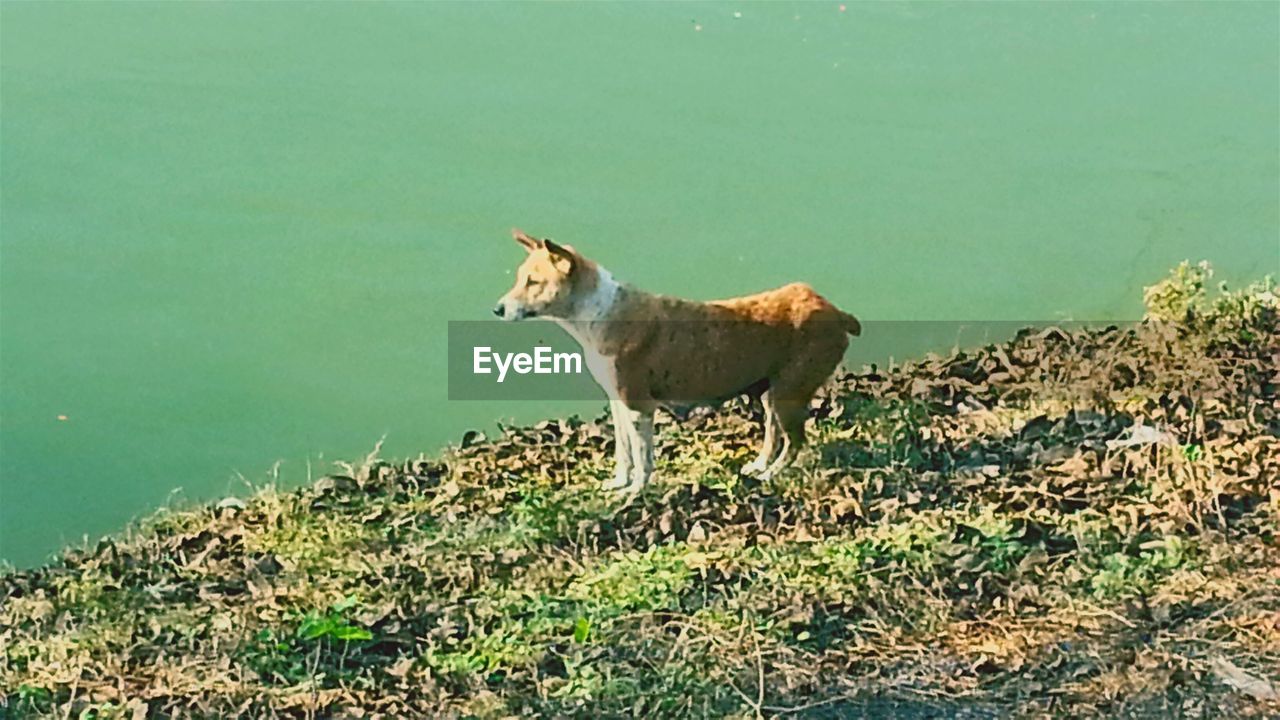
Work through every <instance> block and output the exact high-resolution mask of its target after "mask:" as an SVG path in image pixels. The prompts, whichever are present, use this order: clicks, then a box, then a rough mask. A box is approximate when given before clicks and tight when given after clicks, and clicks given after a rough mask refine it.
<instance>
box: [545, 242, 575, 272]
mask: <svg viewBox="0 0 1280 720" xmlns="http://www.w3.org/2000/svg"><path fill="white" fill-rule="evenodd" d="M542 244H543V247H545V248H546V249H547V252H549V253H551V262H552V263H553V264H554V265H555V266H556V269H557V270H559V271H560V272H562V273H564V274H565V275H568V274H569V273H571V272H573V268H574V265H576V263H577V261H576V259H575V258H574V256H573V248H570V247H564V246H561V245H557V244H555V243H554V242H552V241H550V240H543V241H542Z"/></svg>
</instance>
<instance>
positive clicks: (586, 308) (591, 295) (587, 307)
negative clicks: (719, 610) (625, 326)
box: [555, 263, 622, 347]
mask: <svg viewBox="0 0 1280 720" xmlns="http://www.w3.org/2000/svg"><path fill="white" fill-rule="evenodd" d="M583 269H584V270H586V271H587V272H585V273H583V276H582V278H581V280H580V282H582V283H583V285H582V290H581V292H582V294H581V296H580V297H579V298H578V300H577V301H576V302H575V303H574V304H573V309H572V310H571V311H570V312H569V314H568V315H566V316H565V317H560V318H556V319H555V320H556V322H557V323H559V324H560V326H561V327H563V328H564V329H565V330H567V331H568V332H569V334H570V335H572V336H573V337H574V338H575V339H576V340H577V341H578V342H579V343H581V344H582V345H583V346H584V347H585V346H588V345H595V343H596V340H597V337H598V335H599V333H600V332H601V331H602V326H601V325H599V323H602V322H604V321H607V320H608V319H609V317H610V316H611V315H612V314H613V312H614V309H615V308H616V307H617V305H618V300H619V296H620V295H621V294H622V285H621V284H619V283H618V281H617V280H614V279H613V274H612V273H610V272H609V271H608V270H606V269H604V268H603V267H600V266H599V265H596V264H594V263H592V264H590V265H589V266H588V267H586V268H583Z"/></svg>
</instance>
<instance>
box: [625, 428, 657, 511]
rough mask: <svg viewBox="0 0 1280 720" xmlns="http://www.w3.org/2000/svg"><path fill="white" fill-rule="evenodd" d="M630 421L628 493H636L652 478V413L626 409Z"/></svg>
mask: <svg viewBox="0 0 1280 720" xmlns="http://www.w3.org/2000/svg"><path fill="white" fill-rule="evenodd" d="M626 412H627V413H628V414H630V416H631V417H630V420H631V428H632V435H631V484H630V485H629V486H627V489H626V491H627V492H628V493H633V494H634V493H638V492H640V490H642V489H643V488H644V486H645V485H646V484H648V482H649V478H651V477H653V412H652V411H649V412H643V411H641V410H632V409H630V408H627V410H626Z"/></svg>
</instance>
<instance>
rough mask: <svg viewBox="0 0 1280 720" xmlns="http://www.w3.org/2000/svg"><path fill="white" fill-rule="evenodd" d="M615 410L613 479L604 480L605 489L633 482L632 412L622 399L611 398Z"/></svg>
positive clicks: (610, 404)
mask: <svg viewBox="0 0 1280 720" xmlns="http://www.w3.org/2000/svg"><path fill="white" fill-rule="evenodd" d="M609 409H610V410H611V411H612V412H613V479H612V480H605V481H604V489H605V490H618V489H620V488H624V487H627V486H628V485H630V484H631V445H632V442H631V438H632V436H633V435H635V428H633V427H632V424H631V414H630V411H629V410H627V406H626V405H624V404H623V403H622V401H621V400H610V401H609Z"/></svg>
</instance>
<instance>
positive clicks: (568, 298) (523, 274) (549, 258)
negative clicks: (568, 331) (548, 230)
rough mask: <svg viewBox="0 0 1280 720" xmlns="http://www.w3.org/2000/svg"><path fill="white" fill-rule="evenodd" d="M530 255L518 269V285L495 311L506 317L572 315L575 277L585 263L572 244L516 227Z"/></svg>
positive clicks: (494, 312) (501, 316)
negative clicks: (534, 234) (556, 242)
mask: <svg viewBox="0 0 1280 720" xmlns="http://www.w3.org/2000/svg"><path fill="white" fill-rule="evenodd" d="M511 236H512V237H514V238H515V240H516V242H517V243H519V244H520V245H521V247H523V248H524V249H525V251H527V252H528V253H529V254H528V255H527V256H526V257H525V259H524V262H522V263H520V267H519V268H517V269H516V284H515V286H514V287H512V288H511V289H510V290H508V291H507V294H506V295H503V296H502V298H501V299H499V300H498V304H497V305H496V306H495V307H494V308H493V314H494V315H497V316H498V317H500V318H502V319H503V320H523V319H524V318H529V317H538V316H542V317H549V318H556V317H560V318H563V317H568V315H569V313H570V311H571V310H572V309H573V301H574V298H573V294H574V284H575V283H574V280H575V276H576V275H577V274H578V273H579V271H580V269H581V266H582V264H583V260H582V258H581V257H580V256H579V255H578V254H577V253H576V252H574V250H573V247H572V246H569V245H557V244H555V243H553V242H551V241H550V240H539V239H538V238H535V237H531V236H529V235H526V234H524V233H523V232H521V231H520V230H512V231H511Z"/></svg>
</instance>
